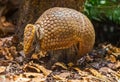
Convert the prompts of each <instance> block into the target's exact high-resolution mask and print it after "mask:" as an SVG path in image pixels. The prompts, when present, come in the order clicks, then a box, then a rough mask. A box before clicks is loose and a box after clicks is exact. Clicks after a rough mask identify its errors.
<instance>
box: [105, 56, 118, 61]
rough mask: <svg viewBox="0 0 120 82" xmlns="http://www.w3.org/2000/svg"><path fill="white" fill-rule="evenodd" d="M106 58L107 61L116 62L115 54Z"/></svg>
mask: <svg viewBox="0 0 120 82" xmlns="http://www.w3.org/2000/svg"><path fill="white" fill-rule="evenodd" d="M105 59H106V60H107V61H110V62H112V63H114V62H116V58H115V56H113V55H107V56H106V57H105Z"/></svg>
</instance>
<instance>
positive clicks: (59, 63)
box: [53, 62, 67, 69]
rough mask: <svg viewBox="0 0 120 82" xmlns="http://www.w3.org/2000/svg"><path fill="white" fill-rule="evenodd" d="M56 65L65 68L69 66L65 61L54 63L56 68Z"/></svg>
mask: <svg viewBox="0 0 120 82" xmlns="http://www.w3.org/2000/svg"><path fill="white" fill-rule="evenodd" d="M56 66H59V67H61V68H63V69H67V66H66V65H65V64H64V63H61V62H57V63H55V64H54V65H53V68H55V67H56Z"/></svg>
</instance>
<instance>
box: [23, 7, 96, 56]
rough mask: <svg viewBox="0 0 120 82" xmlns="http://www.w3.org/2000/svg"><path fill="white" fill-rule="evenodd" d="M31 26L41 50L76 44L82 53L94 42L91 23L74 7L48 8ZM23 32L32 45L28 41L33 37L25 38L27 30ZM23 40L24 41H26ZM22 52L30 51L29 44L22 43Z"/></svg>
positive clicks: (91, 46) (90, 47)
mask: <svg viewBox="0 0 120 82" xmlns="http://www.w3.org/2000/svg"><path fill="white" fill-rule="evenodd" d="M28 27H29V26H26V28H28ZM33 27H34V29H35V33H34V34H35V36H36V37H37V42H38V43H39V47H40V50H43V51H50V50H58V49H65V48H69V47H71V46H73V45H76V44H78V45H79V48H78V50H79V54H80V55H82V54H86V53H88V52H89V51H90V50H91V49H92V48H93V45H94V42H95V32H94V28H93V25H92V23H91V22H90V21H89V19H88V18H87V17H86V16H85V15H83V14H82V13H80V12H78V11H76V10H74V9H69V8H61V7H54V8H50V9H48V10H47V11H45V12H44V13H43V14H42V15H41V16H40V17H39V18H38V20H37V21H36V22H35V24H34V25H33ZM24 33H25V34H24V38H25V40H27V41H28V42H29V43H28V44H31V45H32V43H30V42H33V40H34V39H33V38H32V39H26V37H28V36H26V34H27V31H26V30H25V32H24ZM35 36H33V37H34V38H35ZM29 37H30V36H29ZM25 40H24V43H27V42H26V41H25ZM29 40H30V41H29ZM26 46H28V47H26ZM24 52H25V53H29V52H30V45H27V44H26V45H24Z"/></svg>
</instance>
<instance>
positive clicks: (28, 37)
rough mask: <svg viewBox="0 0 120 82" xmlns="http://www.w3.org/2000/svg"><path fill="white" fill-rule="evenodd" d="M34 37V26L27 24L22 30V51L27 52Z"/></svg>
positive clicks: (29, 50)
mask: <svg viewBox="0 0 120 82" xmlns="http://www.w3.org/2000/svg"><path fill="white" fill-rule="evenodd" d="M34 37H35V26H34V25H32V24H27V26H26V27H25V30H24V41H23V43H24V53H25V54H29V53H30V52H31V47H32V45H33V41H34Z"/></svg>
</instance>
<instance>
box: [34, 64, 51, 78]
mask: <svg viewBox="0 0 120 82" xmlns="http://www.w3.org/2000/svg"><path fill="white" fill-rule="evenodd" d="M36 65H37V67H38V68H39V69H40V70H41V71H42V72H43V74H44V75H45V76H48V75H49V74H50V73H51V72H52V71H51V70H48V69H46V68H45V67H43V66H40V65H38V64H36Z"/></svg>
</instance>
